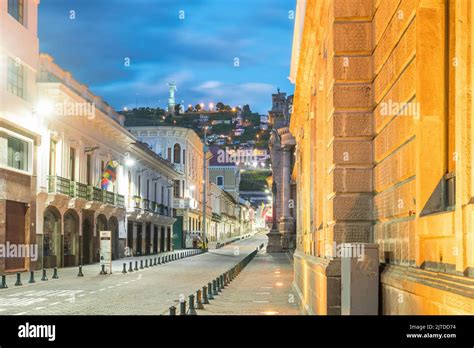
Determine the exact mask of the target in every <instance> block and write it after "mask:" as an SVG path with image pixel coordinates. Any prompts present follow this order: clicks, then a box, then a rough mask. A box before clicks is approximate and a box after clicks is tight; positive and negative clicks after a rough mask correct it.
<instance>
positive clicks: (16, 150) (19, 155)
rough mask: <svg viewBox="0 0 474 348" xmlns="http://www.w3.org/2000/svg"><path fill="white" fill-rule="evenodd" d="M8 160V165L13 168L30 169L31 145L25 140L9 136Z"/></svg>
mask: <svg viewBox="0 0 474 348" xmlns="http://www.w3.org/2000/svg"><path fill="white" fill-rule="evenodd" d="M7 139H8V140H7V142H8V160H7V165H8V166H9V167H11V168H15V169H19V170H25V171H27V170H28V169H29V167H28V166H29V163H28V159H29V151H28V150H29V146H28V143H27V142H26V141H24V140H21V139H18V138H15V137H13V136H10V135H9V136H8V138H7Z"/></svg>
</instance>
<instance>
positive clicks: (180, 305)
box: [179, 301, 186, 315]
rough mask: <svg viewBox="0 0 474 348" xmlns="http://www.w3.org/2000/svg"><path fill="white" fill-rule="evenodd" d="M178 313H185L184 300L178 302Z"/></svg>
mask: <svg viewBox="0 0 474 348" xmlns="http://www.w3.org/2000/svg"><path fill="white" fill-rule="evenodd" d="M179 315H186V301H181V302H180V303H179Z"/></svg>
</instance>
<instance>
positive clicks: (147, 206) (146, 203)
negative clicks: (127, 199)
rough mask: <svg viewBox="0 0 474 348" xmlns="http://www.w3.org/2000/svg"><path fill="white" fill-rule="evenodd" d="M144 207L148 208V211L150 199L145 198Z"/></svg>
mask: <svg viewBox="0 0 474 348" xmlns="http://www.w3.org/2000/svg"><path fill="white" fill-rule="evenodd" d="M143 209H145V210H148V211H149V210H150V200H149V199H146V198H145V199H144V200H143Z"/></svg>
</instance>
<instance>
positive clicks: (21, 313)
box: [13, 312, 28, 315]
mask: <svg viewBox="0 0 474 348" xmlns="http://www.w3.org/2000/svg"><path fill="white" fill-rule="evenodd" d="M26 313H28V312H20V313H15V314H13V315H24V314H26Z"/></svg>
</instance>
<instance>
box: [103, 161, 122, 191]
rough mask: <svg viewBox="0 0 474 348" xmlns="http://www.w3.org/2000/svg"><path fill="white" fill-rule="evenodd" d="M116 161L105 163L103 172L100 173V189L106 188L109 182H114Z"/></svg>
mask: <svg viewBox="0 0 474 348" xmlns="http://www.w3.org/2000/svg"><path fill="white" fill-rule="evenodd" d="M117 167H118V162H117V161H108V162H107V164H106V165H105V168H104V172H103V173H102V180H101V182H100V186H101V188H102V190H107V188H108V187H109V183H110V182H115V179H116V178H117Z"/></svg>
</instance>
